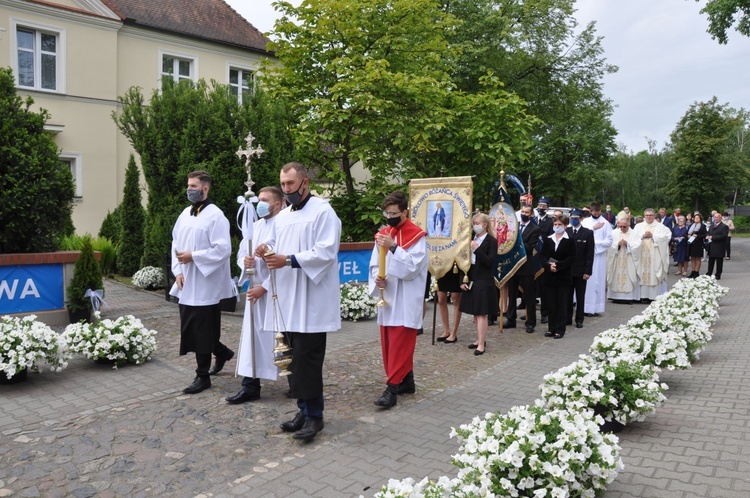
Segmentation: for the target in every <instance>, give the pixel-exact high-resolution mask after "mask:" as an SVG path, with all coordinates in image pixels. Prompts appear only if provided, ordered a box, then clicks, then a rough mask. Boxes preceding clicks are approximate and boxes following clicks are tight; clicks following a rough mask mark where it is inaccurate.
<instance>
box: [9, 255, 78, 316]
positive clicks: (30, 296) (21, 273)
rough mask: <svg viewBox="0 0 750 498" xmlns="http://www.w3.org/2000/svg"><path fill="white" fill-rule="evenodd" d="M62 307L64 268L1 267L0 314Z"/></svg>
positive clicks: (51, 265) (58, 266) (61, 266)
mask: <svg viewBox="0 0 750 498" xmlns="http://www.w3.org/2000/svg"><path fill="white" fill-rule="evenodd" d="M64 307H65V293H64V289H63V265H61V264H50V265H21V266H0V314H7V313H24V312H31V311H46V310H58V309H62V308H64Z"/></svg>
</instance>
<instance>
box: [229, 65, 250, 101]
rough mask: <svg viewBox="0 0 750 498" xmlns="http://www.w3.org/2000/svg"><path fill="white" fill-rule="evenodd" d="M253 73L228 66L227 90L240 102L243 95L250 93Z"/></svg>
mask: <svg viewBox="0 0 750 498" xmlns="http://www.w3.org/2000/svg"><path fill="white" fill-rule="evenodd" d="M253 78H254V73H253V71H250V70H248V69H238V68H233V67H232V68H229V91H230V92H232V95H234V96H235V97H237V99H238V100H239V102H240V104H242V100H243V97H244V96H245V95H252V93H253V81H254V79H253Z"/></svg>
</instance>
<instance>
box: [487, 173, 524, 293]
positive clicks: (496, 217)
mask: <svg viewBox="0 0 750 498" xmlns="http://www.w3.org/2000/svg"><path fill="white" fill-rule="evenodd" d="M518 228H519V227H518V220H517V219H516V211H515V210H514V209H513V206H512V205H511V203H510V198H509V197H508V193H507V192H506V191H505V182H504V181H502V180H501V181H500V187H499V188H498V189H497V193H496V195H495V204H494V205H493V206H492V209H490V230H491V233H492V235H494V236H495V238H497V258H496V259H495V285H497V286H498V287H502V286H503V285H505V284H506V283H507V282H508V280H510V278H511V277H512V276H513V275H514V274H515V273H516V272H517V271H518V270H519V268H521V266H522V265H523V264H524V263H525V262H526V248H525V247H524V245H523V240H522V238H521V234H520V232H519V230H518Z"/></svg>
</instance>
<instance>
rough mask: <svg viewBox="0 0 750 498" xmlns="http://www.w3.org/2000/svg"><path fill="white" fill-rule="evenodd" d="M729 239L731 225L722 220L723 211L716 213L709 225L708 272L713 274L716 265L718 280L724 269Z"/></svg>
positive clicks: (707, 238) (707, 236)
mask: <svg viewBox="0 0 750 498" xmlns="http://www.w3.org/2000/svg"><path fill="white" fill-rule="evenodd" d="M727 239H729V226H728V225H727V224H725V223H724V222H723V221H722V220H721V213H714V219H713V222H712V223H711V225H710V226H709V227H708V235H706V241H707V242H708V243H709V244H708V272H706V275H711V274H713V272H714V265H716V280H721V272H722V270H723V269H724V253H725V252H726V250H727Z"/></svg>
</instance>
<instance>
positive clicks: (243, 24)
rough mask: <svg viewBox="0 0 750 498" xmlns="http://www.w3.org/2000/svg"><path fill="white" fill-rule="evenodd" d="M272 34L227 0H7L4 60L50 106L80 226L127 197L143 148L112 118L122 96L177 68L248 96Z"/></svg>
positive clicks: (0, 47)
mask: <svg viewBox="0 0 750 498" xmlns="http://www.w3.org/2000/svg"><path fill="white" fill-rule="evenodd" d="M267 43H268V39H266V38H265V37H264V36H263V35H262V34H261V33H260V32H259V31H258V30H257V29H255V28H254V27H253V26H252V25H251V24H250V23H249V22H248V21H246V20H245V19H244V18H242V16H240V15H239V14H238V13H237V12H235V11H234V10H233V9H232V8H231V7H229V6H228V5H227V4H226V3H224V2H223V1H222V0H47V1H32V0H0V67H10V68H12V70H13V75H14V77H15V79H16V87H17V88H18V92H19V95H21V96H22V97H26V96H31V97H32V98H33V99H34V105H33V109H34V110H38V109H39V108H44V109H47V110H48V111H49V112H50V114H51V118H50V120H49V121H48V122H47V128H48V129H49V131H50V132H52V133H53V134H54V139H55V142H56V143H57V145H58V148H59V149H60V159H61V167H69V168H70V169H71V171H72V173H73V176H74V178H75V182H76V200H75V205H74V209H73V222H74V224H75V227H76V233H78V234H83V233H87V232H88V233H91V234H94V235H95V234H96V233H97V232H98V231H99V227H100V225H101V222H102V220H103V219H104V217H105V216H106V214H107V212H108V211H112V210H114V209H115V208H116V207H117V205H118V204H119V202H120V200H121V199H122V191H123V186H124V182H125V169H126V168H127V164H128V158H129V156H130V154H131V153H134V151H133V149H132V147H131V145H130V143H129V142H128V140H127V139H126V138H125V137H124V136H123V135H122V134H121V133H120V131H119V130H118V128H117V126H116V125H115V122H114V120H113V119H112V112H113V111H117V110H118V106H119V102H118V97H119V96H122V95H124V94H125V93H126V91H127V90H128V89H129V88H130V87H133V86H138V87H140V88H141V91H142V93H143V95H144V97H146V98H149V97H150V96H151V94H152V92H153V91H154V90H155V89H157V88H159V85H160V81H161V78H163V77H169V78H174V79H185V78H187V79H191V80H193V81H197V80H198V79H201V78H202V79H205V80H206V81H211V80H216V81H217V82H219V83H223V84H229V85H230V87H231V88H232V92H233V93H235V94H236V95H238V98H240V99H241V98H242V96H243V92H247V91H249V90H250V89H251V88H252V84H253V78H254V75H255V74H256V72H257V70H258V68H259V66H260V63H261V60H262V59H263V58H273V54H272V53H269V52H267V51H266V46H267ZM0 119H1V117H0ZM144 198H145V195H144Z"/></svg>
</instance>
